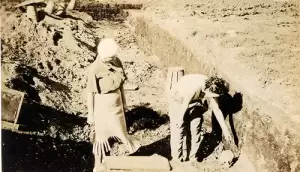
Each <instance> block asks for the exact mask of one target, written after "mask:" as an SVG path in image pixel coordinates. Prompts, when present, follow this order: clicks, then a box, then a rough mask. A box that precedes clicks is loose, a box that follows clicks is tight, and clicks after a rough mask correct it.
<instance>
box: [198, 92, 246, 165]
mask: <svg viewBox="0 0 300 172" xmlns="http://www.w3.org/2000/svg"><path fill="white" fill-rule="evenodd" d="M218 103H219V108H220V109H221V111H222V113H223V115H224V118H225V119H226V118H227V117H229V123H230V127H231V131H232V134H233V139H234V142H235V144H236V145H238V144H239V139H238V137H237V133H236V130H235V126H234V121H233V115H234V114H235V113H237V112H239V111H240V110H241V109H242V107H243V96H242V94H241V93H235V94H234V96H231V95H230V94H225V95H223V96H220V97H219V98H218ZM211 118H212V132H211V133H206V134H205V135H204V138H203V140H202V142H201V144H200V146H199V149H198V151H197V154H196V157H197V158H198V161H200V162H201V161H203V160H204V159H205V158H207V157H208V156H209V155H210V154H211V153H212V152H213V151H214V150H215V148H216V147H217V146H218V145H219V144H220V142H221V141H222V130H221V127H220V125H219V124H218V122H217V120H216V118H215V116H214V115H212V117H211ZM225 145H226V144H225ZM226 149H228V148H226Z"/></svg>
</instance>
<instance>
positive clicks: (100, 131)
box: [87, 38, 140, 172]
mask: <svg viewBox="0 0 300 172" xmlns="http://www.w3.org/2000/svg"><path fill="white" fill-rule="evenodd" d="M118 49H119V46H118V44H117V43H116V42H115V41H114V40H113V39H109V38H105V39H103V40H102V41H101V42H100V43H99V45H98V47H97V52H98V55H97V58H96V60H95V61H94V63H93V64H92V65H91V66H90V68H89V71H88V83H87V106H88V119H87V120H88V123H89V124H90V125H94V128H95V138H94V144H93V153H94V155H95V167H94V172H96V171H100V170H101V169H103V168H104V166H103V164H102V162H103V159H104V158H105V155H106V153H107V152H109V151H110V150H111V147H110V144H109V142H108V139H109V138H115V139H117V140H119V141H121V142H122V143H124V144H125V145H126V146H127V148H128V151H129V153H133V152H135V151H137V149H138V148H139V147H140V142H139V140H138V139H136V138H134V137H132V136H129V135H128V134H127V128H126V121H125V112H124V110H125V106H126V101H125V95H124V88H123V83H124V81H125V80H126V75H125V73H124V70H123V66H122V63H121V61H120V60H119V58H117V57H116V54H117V51H118Z"/></svg>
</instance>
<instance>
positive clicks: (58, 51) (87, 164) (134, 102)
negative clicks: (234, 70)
mask: <svg viewBox="0 0 300 172" xmlns="http://www.w3.org/2000/svg"><path fill="white" fill-rule="evenodd" d="M226 2H227V3H216V2H215V1H208V2H205V3H204V2H198V1H197V2H196V1H180V2H176V3H174V2H172V3H171V2H170V1H164V2H160V1H157V0H153V1H147V5H146V11H145V12H151V13H152V12H154V13H156V14H157V15H158V16H159V17H163V18H165V19H166V21H167V20H172V21H173V20H177V19H179V20H180V21H182V19H184V20H185V19H187V20H185V22H187V23H186V25H185V26H188V28H184V27H181V29H182V30H184V31H186V32H184V33H190V34H191V35H184V36H185V37H187V39H198V40H199V41H202V40H203V44H204V43H206V42H207V41H208V40H211V39H208V38H214V40H216V41H217V42H218V43H220V45H221V46H222V47H224V48H235V49H239V48H241V47H242V48H246V49H247V51H243V53H241V54H240V55H239V56H238V57H239V58H238V59H237V60H239V61H240V62H241V63H243V64H247V67H248V68H249V69H250V70H252V71H254V72H255V73H257V75H258V76H259V77H260V78H261V79H260V82H261V86H262V87H264V88H269V89H280V90H287V92H288V93H289V91H290V92H293V93H294V94H292V95H291V96H294V98H290V97H288V98H287V99H283V101H284V102H285V104H286V107H289V101H288V100H299V96H300V92H299V90H300V89H299V86H300V85H299V84H300V80H299V76H300V73H299V70H297V68H296V67H297V65H298V64H299V58H298V57H299V45H298V44H297V43H298V42H299V38H300V37H299V20H297V19H299V13H298V11H297V8H299V6H297V3H294V4H292V5H291V4H289V3H288V4H286V5H284V4H285V3H284V2H278V3H271V2H270V4H268V3H261V2H260V1H255V2H254V1H253V2H252V1H251V3H246V4H243V2H242V1H241V2H240V1H239V2H240V3H235V2H233V1H226ZM272 2H273V1H272ZM1 3H2V2H1ZM233 4H234V5H233ZM10 6H11V4H10V3H5V5H4V2H3V5H1V52H2V56H1V63H2V65H1V76H2V77H1V78H2V82H1V84H2V86H5V87H9V88H13V89H16V90H20V91H23V92H25V93H26V96H25V101H24V103H23V106H22V111H21V114H20V121H19V123H20V124H23V128H22V132H12V131H7V130H2V140H3V141H2V150H3V154H2V157H3V161H2V162H3V167H4V170H3V171H5V172H6V171H22V172H23V171H91V169H92V167H93V156H92V154H91V151H92V147H91V143H90V139H89V135H90V132H91V131H90V128H89V126H88V125H87V124H86V118H85V116H86V114H87V112H86V106H85V98H84V88H85V86H86V74H87V73H86V72H87V67H88V66H89V65H90V64H91V63H92V61H93V59H94V57H95V45H96V41H95V40H96V38H100V39H101V38H103V37H105V36H114V37H115V38H116V39H117V40H118V42H119V43H120V45H121V48H122V51H121V52H120V58H121V60H122V61H123V64H124V66H125V70H126V73H127V75H128V78H129V81H128V82H129V83H131V84H136V85H138V86H139V90H138V91H132V92H127V93H126V97H127V99H128V100H127V102H128V106H129V108H128V111H127V113H126V119H127V125H128V131H129V133H131V134H133V135H135V136H137V137H139V138H141V140H142V144H143V145H144V147H142V149H141V150H140V151H139V152H137V155H152V154H154V153H158V154H160V155H162V156H164V157H166V158H169V157H170V150H169V126H168V117H167V116H166V114H167V109H166V100H165V96H164V81H165V77H166V68H164V66H163V65H162V64H161V63H160V61H159V58H157V57H155V56H148V55H147V54H145V53H143V52H142V51H141V50H140V49H139V48H138V47H137V45H136V43H135V39H134V36H133V35H132V33H131V30H130V29H129V27H128V24H127V23H126V22H113V21H101V22H100V21H94V20H92V18H91V17H90V16H88V15H87V14H85V13H76V14H74V16H75V17H77V19H75V18H74V17H73V18H66V19H64V20H54V19H51V18H45V19H44V20H42V21H40V22H39V23H37V24H34V23H32V22H31V21H29V20H28V19H27V18H26V16H25V15H24V13H21V12H20V11H18V10H15V9H11V8H9V7H10ZM217 7H220V8H217ZM171 9H173V10H171ZM174 9H176V12H177V13H175V11H174ZM217 9H218V10H217ZM78 18H80V19H78ZM195 19H196V21H198V20H199V21H205V20H210V21H211V20H212V21H214V26H216V27H214V29H210V30H209V29H208V28H211V27H209V26H211V25H209V24H210V23H208V24H207V26H202V27H199V24H201V23H200V22H199V23H198V22H195ZM241 22H242V23H243V24H242V25H240V26H241V27H240V28H238V27H233V23H235V25H238V24H239V23H241ZM190 23H196V24H197V26H195V25H190ZM202 24H203V23H202ZM195 28H196V29H195ZM178 30H179V29H178ZM204 31H205V33H209V34H207V35H203V34H201V33H202V32H204ZM207 31H209V32H207ZM228 31H229V32H228ZM236 34H238V35H239V36H240V37H239V38H240V39H237V40H236V39H233V38H232V35H236ZM198 36H199V37H198ZM257 40H261V41H257ZM274 46H275V48H274ZM260 57H263V58H260ZM291 62H292V63H291ZM207 123H208V124H209V123H211V122H210V121H208V122H207ZM208 134H210V135H211V136H210V137H208V138H210V139H211V138H214V137H213V133H208ZM207 143H209V139H208V142H207ZM215 148H216V149H215ZM221 148H222V145H219V147H218V144H216V145H214V146H213V147H211V148H209V149H210V150H209V151H208V150H207V151H205V150H204V152H206V154H207V155H206V156H205V157H204V158H203V159H204V161H203V162H202V163H194V164H193V165H194V167H196V168H198V170H202V171H208V172H212V171H228V169H226V168H222V167H220V166H219V165H218V164H217V161H216V160H217V157H218V154H219V153H220V151H221ZM207 152H210V153H211V152H213V153H212V154H211V155H210V156H209V153H207ZM111 154H112V155H120V154H126V150H125V149H124V147H122V145H121V144H118V143H115V144H114V149H113V151H112V152H111ZM175 166H180V165H179V164H177V165H175ZM243 167H245V166H241V167H240V168H241V169H242V168H243ZM189 168H190V165H187V166H186V167H182V168H179V167H178V170H179V171H180V169H184V171H187V170H188V171H190V170H191V169H190V170H189Z"/></svg>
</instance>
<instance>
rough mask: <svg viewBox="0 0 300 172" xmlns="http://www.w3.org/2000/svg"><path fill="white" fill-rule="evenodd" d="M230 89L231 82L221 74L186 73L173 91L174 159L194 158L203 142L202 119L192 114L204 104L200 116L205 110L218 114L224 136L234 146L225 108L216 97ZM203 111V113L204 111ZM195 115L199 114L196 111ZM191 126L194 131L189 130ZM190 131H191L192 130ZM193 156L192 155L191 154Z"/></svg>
mask: <svg viewBox="0 0 300 172" xmlns="http://www.w3.org/2000/svg"><path fill="white" fill-rule="evenodd" d="M228 92H229V84H228V83H227V82H225V81H224V80H223V79H220V78H218V77H210V78H208V77H206V76H204V75H201V74H190V75H185V76H183V77H182V78H181V79H180V80H179V81H178V82H177V83H176V84H175V85H174V87H173V88H172V89H171V92H170V94H169V97H168V99H169V101H168V102H169V116H170V124H171V143H170V144H171V154H172V157H173V159H174V160H179V161H186V160H187V159H194V158H195V155H196V152H197V150H198V148H199V146H200V142H201V140H202V139H201V138H202V136H201V128H200V127H201V120H200V118H196V117H192V116H190V114H191V113H187V112H189V110H190V109H189V108H193V106H200V107H201V110H199V108H198V110H199V113H198V115H199V116H201V115H202V114H203V113H204V112H206V111H207V112H206V113H209V114H214V116H215V117H216V119H217V121H218V123H219V125H220V127H221V129H222V132H223V135H224V137H225V139H226V141H227V142H229V144H230V145H232V144H233V142H232V137H231V135H230V134H229V130H228V128H227V126H226V124H225V120H224V116H223V114H222V111H221V110H220V109H219V106H218V103H217V101H216V98H217V97H219V96H220V95H223V94H226V93H228ZM200 112H201V113H200ZM193 114H195V113H193ZM189 127H190V130H189V129H188V128H189ZM189 131H190V133H188V132H189ZM189 134H190V135H191V151H190V152H187V151H188V145H187V144H188V143H187V142H186V137H187V136H188V135H189ZM188 156H189V157H188Z"/></svg>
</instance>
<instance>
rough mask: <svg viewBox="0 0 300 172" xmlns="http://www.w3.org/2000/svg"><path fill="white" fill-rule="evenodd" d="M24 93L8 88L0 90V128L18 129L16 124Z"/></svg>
mask: <svg viewBox="0 0 300 172" xmlns="http://www.w3.org/2000/svg"><path fill="white" fill-rule="evenodd" d="M24 95H25V94H24V93H23V92H20V91H16V90H13V89H9V88H2V90H1V122H2V128H7V129H16V130H17V129H18V128H19V125H18V124H17V122H18V118H19V113H20V109H21V106H22V102H23V99H24Z"/></svg>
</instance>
